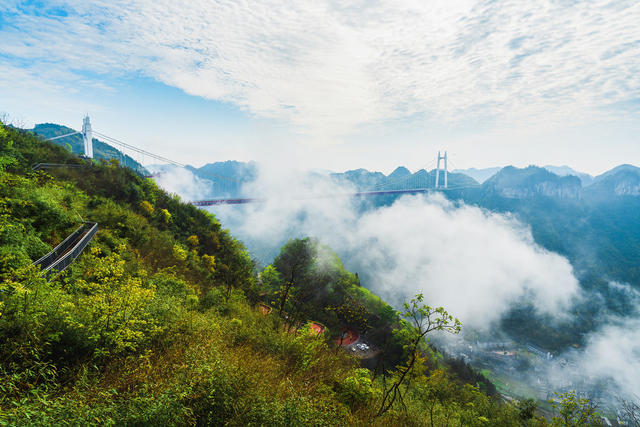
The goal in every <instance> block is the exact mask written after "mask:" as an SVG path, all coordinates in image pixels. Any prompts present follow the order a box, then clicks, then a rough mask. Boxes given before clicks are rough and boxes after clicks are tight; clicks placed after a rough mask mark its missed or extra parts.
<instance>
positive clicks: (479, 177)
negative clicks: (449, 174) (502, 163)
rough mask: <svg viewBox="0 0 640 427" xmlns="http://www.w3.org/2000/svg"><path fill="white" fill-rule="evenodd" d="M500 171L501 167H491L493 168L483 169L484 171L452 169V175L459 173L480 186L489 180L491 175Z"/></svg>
mask: <svg viewBox="0 0 640 427" xmlns="http://www.w3.org/2000/svg"><path fill="white" fill-rule="evenodd" d="M500 169H502V168H501V167H493V168H484V169H476V168H469V169H454V170H453V173H461V174H464V175H467V176H470V177H471V178H473V179H475V180H476V181H478V182H479V183H480V184H482V183H483V182H485V181H486V180H487V179H489V178H491V177H492V176H493V175H495V174H496V173H497V172H498V171H499V170H500Z"/></svg>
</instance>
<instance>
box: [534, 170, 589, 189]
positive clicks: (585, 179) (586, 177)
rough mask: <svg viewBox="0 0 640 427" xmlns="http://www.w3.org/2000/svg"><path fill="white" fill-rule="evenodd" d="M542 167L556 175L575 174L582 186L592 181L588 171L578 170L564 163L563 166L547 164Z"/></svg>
mask: <svg viewBox="0 0 640 427" xmlns="http://www.w3.org/2000/svg"><path fill="white" fill-rule="evenodd" d="M544 168H545V169H546V170H548V171H549V172H553V173H555V174H556V175H558V176H568V175H573V176H577V177H578V178H580V182H582V186H583V187H586V186H588V185H590V184H591V183H592V182H593V177H592V176H591V175H589V174H588V173H584V172H578V171H577V170H575V169H572V168H570V167H569V166H566V165H564V166H552V165H547V166H544Z"/></svg>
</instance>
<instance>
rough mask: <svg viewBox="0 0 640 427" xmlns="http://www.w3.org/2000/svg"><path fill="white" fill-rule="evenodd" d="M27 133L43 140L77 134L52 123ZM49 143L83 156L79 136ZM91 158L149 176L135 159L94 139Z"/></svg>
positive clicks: (82, 146)
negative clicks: (112, 162) (115, 160)
mask: <svg viewBox="0 0 640 427" xmlns="http://www.w3.org/2000/svg"><path fill="white" fill-rule="evenodd" d="M29 131H30V132H33V133H35V134H36V135H40V136H41V137H43V138H45V139H47V138H53V137H54V136H60V135H64V134H66V133H71V132H77V131H76V130H75V129H71V128H68V127H66V126H62V125H57V124H54V123H40V124H37V125H35V127H34V128H33V129H30V130H29ZM51 142H53V143H54V144H57V145H61V146H63V147H67V148H68V149H69V150H70V151H71V152H72V153H74V154H78V155H81V154H84V142H83V140H82V135H81V134H75V135H71V136H68V137H66V138H60V139H56V140H55V141H51ZM93 157H94V158H96V159H105V160H109V159H117V160H118V161H119V162H120V164H122V165H124V166H127V167H129V168H131V169H133V170H135V171H136V172H138V173H140V174H141V175H147V174H149V171H148V170H147V169H146V168H145V167H144V166H142V165H141V164H140V163H138V162H137V161H136V160H135V159H133V158H131V157H130V156H128V155H126V154H123V153H122V152H121V151H120V150H118V149H117V148H115V147H113V146H111V145H109V144H107V143H105V142H102V141H100V140H99V139H96V138H93ZM45 161H46V159H43V162H45Z"/></svg>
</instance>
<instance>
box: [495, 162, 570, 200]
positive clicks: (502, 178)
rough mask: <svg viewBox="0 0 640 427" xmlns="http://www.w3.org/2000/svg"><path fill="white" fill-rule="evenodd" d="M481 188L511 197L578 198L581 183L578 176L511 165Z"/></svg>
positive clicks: (534, 167)
mask: <svg viewBox="0 0 640 427" xmlns="http://www.w3.org/2000/svg"><path fill="white" fill-rule="evenodd" d="M483 189H484V191H485V192H493V193H495V194H498V195H500V196H502V197H505V198H513V199H527V198H531V197H536V196H546V197H554V198H559V199H578V198H580V197H581V194H582V184H581V182H580V179H579V178H578V177H576V176H573V175H568V176H562V177H561V176H558V175H556V174H554V173H552V172H549V171H548V170H547V169H545V168H540V167H537V166H529V167H527V168H524V169H519V168H515V167H513V166H507V167H505V168H502V169H501V170H500V171H499V172H498V173H496V174H495V175H494V176H492V177H491V178H490V179H488V180H487V181H486V182H485V183H484V184H483Z"/></svg>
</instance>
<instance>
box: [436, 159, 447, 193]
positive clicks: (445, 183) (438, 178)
mask: <svg viewBox="0 0 640 427" xmlns="http://www.w3.org/2000/svg"><path fill="white" fill-rule="evenodd" d="M440 160H444V187H443V188H447V152H446V151H445V152H444V156H441V155H440V151H438V166H437V167H436V185H435V188H436V189H438V188H439V183H440Z"/></svg>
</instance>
